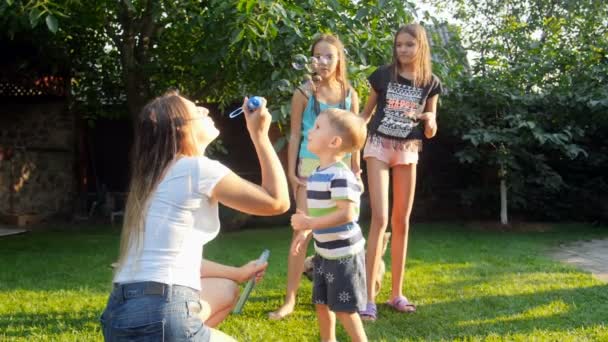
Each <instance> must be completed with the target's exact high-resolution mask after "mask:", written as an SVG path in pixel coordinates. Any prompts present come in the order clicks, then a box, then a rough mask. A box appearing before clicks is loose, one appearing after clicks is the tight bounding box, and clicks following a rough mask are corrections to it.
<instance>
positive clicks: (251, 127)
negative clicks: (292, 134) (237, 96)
mask: <svg viewBox="0 0 608 342" xmlns="http://www.w3.org/2000/svg"><path fill="white" fill-rule="evenodd" d="M261 100H262V101H261V102H262V103H261V104H260V107H258V108H257V109H256V110H254V111H250V110H249V108H247V101H249V98H247V97H245V98H244V99H243V107H242V108H243V112H244V113H245V121H246V122H247V130H248V131H249V135H250V136H251V138H252V139H258V138H260V137H264V136H268V130H269V129H270V123H271V122H272V116H271V115H270V112H268V108H266V99H265V98H263V97H261Z"/></svg>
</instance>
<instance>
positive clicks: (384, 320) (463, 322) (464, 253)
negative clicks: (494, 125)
mask: <svg viewBox="0 0 608 342" xmlns="http://www.w3.org/2000/svg"><path fill="white" fill-rule="evenodd" d="M290 235H291V230H290V229H289V228H287V227H278V228H273V229H256V230H246V231H242V232H237V233H226V234H222V235H220V236H219V237H218V238H217V239H216V240H214V241H213V242H211V243H210V244H209V245H208V246H206V248H205V257H207V258H209V259H212V260H217V261H221V262H225V263H229V264H235V265H238V264H241V263H243V262H245V261H247V260H249V259H253V258H256V257H257V256H258V255H259V254H260V252H261V250H262V249H263V248H269V249H270V250H271V256H270V266H269V269H268V272H267V276H266V278H265V279H264V281H263V282H262V283H260V284H259V285H258V287H256V289H255V290H254V292H253V294H252V296H251V297H250V299H249V302H248V303H247V305H246V306H245V309H244V312H243V314H241V315H239V316H231V317H230V318H229V319H228V320H227V321H226V322H224V323H223V324H222V325H221V326H220V329H221V330H222V331H224V332H226V333H228V334H231V335H233V336H235V337H236V338H237V339H238V340H240V341H318V329H317V325H316V320H315V315H314V311H313V307H312V304H311V300H310V297H311V283H310V282H309V281H308V280H306V279H304V280H303V284H302V287H301V291H300V297H299V303H298V306H297V307H296V312H295V313H294V314H293V315H292V316H291V317H290V318H289V319H287V320H284V321H278V322H274V321H269V320H267V319H266V315H267V312H268V311H270V310H272V309H274V308H276V307H278V306H279V305H280V303H281V302H282V298H283V295H284V293H283V291H284V286H285V276H286V255H287V251H288V245H289V239H290ZM118 236H119V231H118V230H117V229H116V228H111V227H109V226H85V225H83V226H79V227H70V228H65V227H58V228H56V229H51V230H48V231H45V232H36V233H29V234H23V235H17V236H10V237H2V238H0V256H1V258H0V260H1V261H2V265H1V266H0V270H1V271H0V341H4V340H22V341H47V340H48V341H51V340H52V341H58V340H59V341H88V340H101V339H102V337H101V332H100V327H99V324H98V317H99V315H100V314H101V311H102V309H103V307H104V305H105V302H106V299H107V295H108V293H109V291H110V287H111V284H110V283H111V276H112V270H111V268H110V263H111V262H113V261H114V260H115V259H116V255H117V249H118ZM597 237H608V229H606V228H605V227H604V228H597V227H591V226H585V225H557V226H554V228H553V229H552V230H551V231H549V232H542V233H541V232H536V233H535V232H532V233H505V232H488V231H474V230H471V229H466V228H464V227H463V226H460V225H457V224H432V225H430V224H415V225H414V226H413V228H412V232H411V237H410V250H409V257H408V264H407V265H408V268H407V273H406V283H405V293H406V295H407V296H408V297H409V298H410V299H412V300H413V301H414V302H416V303H417V305H418V312H417V313H415V314H409V315H408V314H398V313H395V312H392V311H391V310H389V309H388V308H387V307H386V306H385V305H380V306H379V315H380V319H379V320H378V321H377V322H375V323H366V325H365V329H366V331H367V334H368V337H369V338H370V340H372V341H404V340H463V341H476V340H488V341H498V340H518V341H530V340H535V341H545V340H546V341H586V340H588V341H598V340H599V341H608V285H606V284H603V283H601V282H600V281H598V280H596V279H595V278H593V277H592V276H591V275H590V274H589V273H586V272H584V271H580V270H578V269H575V268H573V267H570V266H566V265H563V264H560V263H559V262H556V261H553V260H551V259H549V258H548V257H547V256H546V255H547V252H548V251H549V250H551V249H553V248H556V247H557V246H559V244H560V243H565V242H570V241H575V240H581V239H590V238H597ZM311 251H312V249H311ZM388 254H390V253H387V256H386V260H387V265H390V263H389V261H388V258H389V255H388ZM389 277H390V274H389V272H387V274H386V277H385V279H384V287H383V289H382V293H381V294H380V297H379V301H380V302H384V301H386V300H387V299H388V298H387V297H388V295H389V291H390V285H389V284H390V283H389V281H390V280H389ZM338 339H339V340H341V341H346V340H348V337H347V336H346V335H345V333H344V331H343V330H342V328H341V327H340V328H338Z"/></svg>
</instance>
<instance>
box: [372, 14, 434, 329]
mask: <svg viewBox="0 0 608 342" xmlns="http://www.w3.org/2000/svg"><path fill="white" fill-rule="evenodd" d="M369 82H370V85H371V89H370V95H369V99H368V102H367V104H366V105H365V109H364V110H363V113H362V115H363V117H364V118H365V120H366V121H367V122H369V121H370V119H371V123H370V124H369V135H368V139H367V143H366V145H365V149H364V151H363V158H364V159H365V161H366V163H367V180H368V188H369V194H370V203H371V212H372V222H371V227H370V232H369V237H368V240H367V255H366V263H367V265H366V266H367V296H368V304H367V307H366V309H365V310H364V311H362V312H360V314H361V317H362V318H363V319H367V320H375V319H376V318H377V310H376V304H375V300H376V299H375V294H376V290H375V289H374V286H375V284H376V277H377V269H378V267H379V264H380V259H381V258H382V255H381V249H382V248H381V244H382V239H381V236H383V234H384V232H385V231H386V227H387V225H388V220H389V216H388V213H389V208H388V203H389V201H388V194H389V183H390V179H389V175H390V171H391V170H392V175H393V207H392V215H391V226H392V236H391V239H392V240H391V257H392V274H393V277H392V291H391V299H390V300H389V301H388V304H389V305H390V306H391V307H392V308H393V309H395V310H397V311H400V312H414V311H415V310H416V307H415V306H414V304H412V303H410V302H409V301H408V300H407V298H406V297H404V296H403V292H402V287H403V274H404V268H405V257H406V254H407V241H408V231H409V219H410V213H411V212H412V206H413V202H414V192H415V187H416V164H417V162H418V152H419V151H420V150H421V147H422V139H423V137H426V138H432V137H434V136H435V134H436V133H437V121H436V118H435V112H436V109H437V100H438V98H439V94H440V93H441V82H440V81H439V79H438V78H437V77H436V76H435V75H433V74H432V70H431V52H430V48H429V43H428V40H427V35H426V32H425V30H424V28H423V27H422V26H421V25H419V24H410V25H406V26H403V27H401V28H400V29H399V31H397V33H396V34H395V40H394V45H393V61H392V63H391V64H389V65H386V66H382V67H380V68H378V69H377V70H376V71H375V72H374V73H373V74H371V75H370V76H369ZM374 108H375V111H374ZM372 112H374V113H373V114H374V115H373V116H372Z"/></svg>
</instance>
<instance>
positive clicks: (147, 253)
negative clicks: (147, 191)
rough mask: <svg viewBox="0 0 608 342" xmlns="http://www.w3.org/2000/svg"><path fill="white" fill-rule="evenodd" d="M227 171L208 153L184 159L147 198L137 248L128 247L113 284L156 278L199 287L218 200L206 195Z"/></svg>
mask: <svg viewBox="0 0 608 342" xmlns="http://www.w3.org/2000/svg"><path fill="white" fill-rule="evenodd" d="M229 172H230V170H229V169H228V168H227V167H225V166H224V165H222V164H221V163H219V162H218V161H215V160H211V159H209V158H207V157H183V158H181V159H179V160H177V161H176V162H175V163H174V164H173V165H172V166H170V167H169V169H168V170H167V172H166V174H165V176H164V178H163V179H162V180H161V182H160V183H159V184H158V186H157V188H156V189H155V190H154V192H153V193H152V195H151V197H150V202H149V203H150V204H149V206H148V211H147V214H146V217H145V223H144V232H143V240H142V241H143V244H140V247H141V248H140V250H139V251H138V250H137V247H136V246H133V245H132V246H130V248H129V252H128V254H127V258H126V260H125V263H124V265H123V267H121V269H120V270H119V272H118V273H117V274H116V276H115V277H114V282H115V283H132V282H140V281H156V282H160V283H165V284H176V285H183V286H188V287H191V288H193V289H197V290H200V266H201V258H202V253H203V245H204V244H205V243H207V242H209V241H210V240H212V239H213V238H215V236H216V235H217V234H218V232H219V229H220V221H219V216H218V203H217V201H216V200H213V199H211V197H210V195H211V192H212V190H213V188H214V187H215V185H216V184H217V183H218V182H219V181H220V180H221V179H222V178H223V177H224V176H226V175H227V174H228V173H229Z"/></svg>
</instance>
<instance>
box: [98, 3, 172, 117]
mask: <svg viewBox="0 0 608 342" xmlns="http://www.w3.org/2000/svg"><path fill="white" fill-rule="evenodd" d="M128 3H129V4H130V2H126V1H120V2H119V5H118V6H119V8H118V22H119V23H120V30H121V31H122V32H121V33H120V34H118V33H117V30H116V29H117V27H116V26H112V25H111V24H109V23H108V24H106V32H107V33H108V35H109V36H110V37H111V38H112V40H113V41H114V43H115V44H116V46H117V47H118V50H119V51H120V62H121V66H122V78H123V82H124V86H125V93H126V95H127V106H128V108H129V112H130V114H131V117H132V118H135V117H136V116H137V114H138V113H139V111H140V110H141V108H142V107H143V106H144V105H145V103H146V102H147V101H148V100H149V99H150V77H149V76H148V75H147V74H146V73H145V72H144V68H145V66H146V65H147V64H148V63H149V62H150V54H149V51H150V46H151V45H152V42H153V40H154V39H155V38H156V36H157V35H158V34H159V32H160V26H159V25H158V23H157V22H156V18H155V17H154V8H153V7H154V6H158V4H157V2H155V1H153V0H148V1H146V2H145V8H144V9H143V11H140V12H139V14H138V11H137V10H135V8H133V7H130V6H132V5H130V6H129V5H128Z"/></svg>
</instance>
